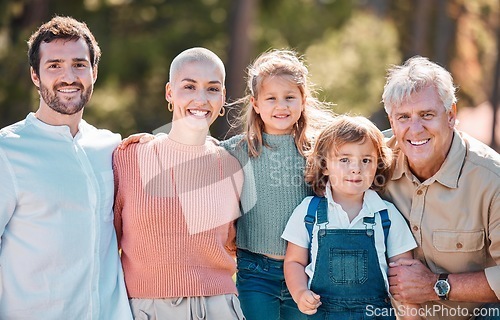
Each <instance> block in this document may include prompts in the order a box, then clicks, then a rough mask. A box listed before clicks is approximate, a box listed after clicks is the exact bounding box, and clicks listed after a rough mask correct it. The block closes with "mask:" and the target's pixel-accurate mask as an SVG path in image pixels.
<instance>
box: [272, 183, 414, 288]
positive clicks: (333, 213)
mask: <svg viewBox="0 0 500 320" xmlns="http://www.w3.org/2000/svg"><path fill="white" fill-rule="evenodd" d="M312 198H313V197H306V198H305V199H304V200H303V201H302V202H301V203H300V204H299V205H298V206H297V207H296V208H295V210H294V211H293V214H292V216H291V217H290V219H289V220H288V223H287V225H286V228H285V231H283V234H282V235H281V237H282V238H283V239H285V240H286V241H288V242H291V243H293V244H295V245H297V246H299V247H303V248H311V260H312V261H311V263H310V264H309V265H307V267H306V269H305V271H306V274H307V275H308V276H309V282H308V286H309V287H310V285H311V280H312V276H313V274H314V269H315V264H316V256H317V253H318V238H317V233H318V230H319V227H318V225H317V224H314V226H313V231H312V245H311V246H310V240H309V233H308V232H307V228H306V226H305V223H304V217H305V216H306V214H307V208H308V207H309V203H310V202H311V199H312ZM326 198H327V200H328V224H327V225H326V228H327V229H363V230H365V229H366V228H365V225H364V224H363V218H364V217H373V215H374V214H375V213H376V212H378V211H380V210H383V209H387V211H388V214H389V219H390V220H391V227H390V229H389V235H388V237H387V256H388V257H389V258H390V257H394V256H396V255H398V254H401V253H404V252H406V251H410V250H412V249H414V248H416V247H417V244H416V242H415V239H414V238H413V235H412V233H411V231H410V229H409V228H408V225H407V223H406V220H405V219H404V218H403V216H402V215H401V213H400V212H399V211H398V209H396V207H395V206H394V205H393V204H392V203H390V202H388V201H385V200H382V198H380V196H379V195H378V194H377V193H376V192H375V191H373V190H367V191H366V192H365V194H364V197H363V208H362V209H361V211H360V212H359V214H358V215H357V216H356V217H355V218H354V219H353V220H352V221H351V222H349V217H348V216H347V213H346V212H345V211H344V210H343V209H342V207H341V206H340V205H339V204H337V203H335V202H334V201H333V198H332V193H331V189H330V185H329V184H327V186H326ZM374 236H375V248H376V250H377V256H378V261H379V264H380V269H381V271H382V275H383V277H384V281H385V285H386V288H387V290H389V282H388V279H387V269H388V266H387V260H386V256H385V253H384V248H385V244H384V230H383V228H382V222H381V218H380V215H379V214H377V215H376V217H375V226H374Z"/></svg>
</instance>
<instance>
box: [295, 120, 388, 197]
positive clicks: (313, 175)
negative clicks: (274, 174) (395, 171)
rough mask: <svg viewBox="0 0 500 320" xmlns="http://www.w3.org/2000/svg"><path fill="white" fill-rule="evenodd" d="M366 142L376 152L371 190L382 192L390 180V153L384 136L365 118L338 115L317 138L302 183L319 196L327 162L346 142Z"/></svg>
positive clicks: (323, 186)
mask: <svg viewBox="0 0 500 320" xmlns="http://www.w3.org/2000/svg"><path fill="white" fill-rule="evenodd" d="M366 139H369V140H370V141H371V142H372V143H373V145H374V146H375V149H376V150H377V171H376V172H375V179H374V180H373V183H372V185H371V187H370V188H371V189H373V190H375V191H382V190H383V189H384V187H385V185H386V184H387V182H388V180H389V179H390V175H391V164H392V151H391V149H390V148H389V147H388V146H387V145H386V143H385V141H384V135H383V134H382V132H380V130H379V129H378V128H377V127H376V126H375V125H374V124H373V122H371V121H370V120H368V119H367V118H365V117H360V116H357V117H353V116H348V115H340V116H337V117H336V118H335V119H334V120H333V121H332V122H331V124H330V125H329V126H327V127H326V128H325V129H324V130H323V131H322V132H321V133H320V134H319V136H318V138H317V139H316V142H315V144H314V149H313V151H312V153H311V154H310V155H309V156H308V158H307V165H306V171H305V181H306V183H308V184H309V185H311V187H312V188H313V191H314V192H315V193H316V194H317V195H319V196H324V195H325V189H326V184H327V182H328V176H327V175H325V174H324V171H325V169H326V167H327V160H328V158H329V157H330V156H333V155H335V154H337V153H338V150H339V148H341V147H342V146H343V145H344V144H346V143H363V142H364V141H366Z"/></svg>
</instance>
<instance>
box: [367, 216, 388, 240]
mask: <svg viewBox="0 0 500 320" xmlns="http://www.w3.org/2000/svg"><path fill="white" fill-rule="evenodd" d="M378 213H379V214H380V220H381V221H382V229H383V230H384V243H385V244H386V245H387V237H388V236H389V229H390V228H391V220H390V219H389V213H388V212H387V209H383V210H380V211H379V212H378ZM363 223H364V224H365V225H366V226H368V225H372V226H373V225H374V224H375V216H373V217H364V218H363ZM372 228H373V227H372ZM369 231H371V232H369ZM367 234H368V235H369V236H371V235H373V229H368V227H367Z"/></svg>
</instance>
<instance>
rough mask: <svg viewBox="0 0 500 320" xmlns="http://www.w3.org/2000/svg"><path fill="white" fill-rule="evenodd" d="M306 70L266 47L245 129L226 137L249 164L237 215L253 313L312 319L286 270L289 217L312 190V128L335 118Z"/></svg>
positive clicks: (240, 261)
mask: <svg viewBox="0 0 500 320" xmlns="http://www.w3.org/2000/svg"><path fill="white" fill-rule="evenodd" d="M307 78H308V70H307V68H306V67H305V65H304V63H303V62H302V61H301V60H300V59H299V58H298V57H297V55H296V54H295V53H294V52H292V51H288V50H273V51H269V52H265V53H263V54H262V55H261V56H259V57H258V58H257V59H256V60H255V62H254V63H253V64H252V65H251V66H250V67H249V69H248V88H247V90H248V92H249V94H248V95H247V96H246V97H245V98H243V99H242V100H240V101H237V102H236V103H242V102H243V103H245V104H246V114H245V116H244V119H245V121H244V122H245V124H244V126H245V130H244V133H243V134H241V135H237V136H235V137H232V138H231V139H229V140H226V141H223V142H221V145H222V146H223V147H224V148H226V149H227V150H228V151H229V152H230V153H231V154H232V155H234V156H235V157H236V158H237V159H238V160H239V161H240V164H241V166H242V167H243V169H244V174H245V181H244V186H243V194H242V197H241V209H242V216H241V217H240V218H239V219H238V221H237V238H236V245H237V248H238V250H237V266H238V273H237V278H236V286H237V288H238V293H239V298H240V301H241V306H242V309H243V313H244V314H245V317H246V318H247V319H248V320H262V319H273V320H274V319H286V320H294V319H306V316H305V315H304V314H302V313H301V312H300V311H299V310H298V308H297V305H296V303H295V302H294V301H293V300H292V298H291V296H290V293H289V291H288V289H287V285H286V283H285V278H284V274H283V259H284V256H285V251H286V243H285V241H284V240H283V239H281V237H280V236H281V233H282V232H283V230H284V228H285V225H286V222H287V221H288V218H289V217H290V215H291V213H292V211H293V209H294V208H295V207H296V206H297V205H298V204H299V203H300V201H302V199H303V198H304V197H305V196H307V195H311V194H312V190H311V189H310V188H309V187H308V186H307V185H306V184H305V182H304V178H303V177H304V167H305V158H304V155H305V154H306V153H307V152H308V151H309V150H310V148H311V136H313V135H314V132H315V131H314V129H315V128H317V127H318V126H321V124H322V122H323V123H328V121H329V120H331V119H332V116H331V114H330V113H328V112H326V111H323V109H322V108H321V107H322V103H321V102H319V101H318V100H317V99H316V98H314V97H313V92H312V90H311V87H310V84H309V83H308V79H307Z"/></svg>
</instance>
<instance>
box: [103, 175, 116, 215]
mask: <svg viewBox="0 0 500 320" xmlns="http://www.w3.org/2000/svg"><path fill="white" fill-rule="evenodd" d="M100 180H101V181H99V183H100V186H99V187H100V190H101V195H100V196H101V210H102V215H103V219H104V221H112V220H113V200H114V195H115V184H114V175H113V170H108V171H103V172H101V173H100Z"/></svg>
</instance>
